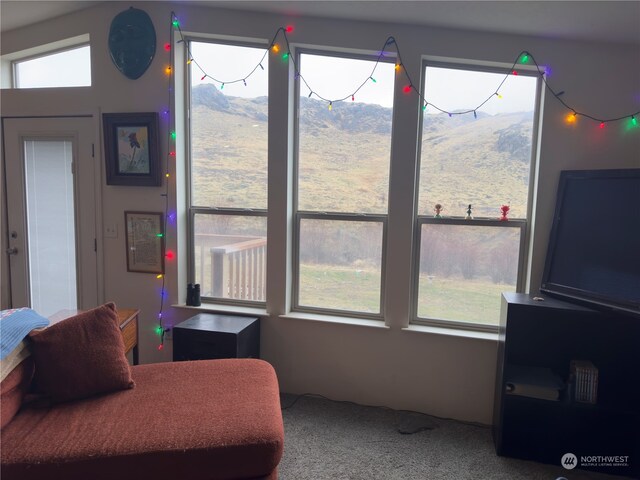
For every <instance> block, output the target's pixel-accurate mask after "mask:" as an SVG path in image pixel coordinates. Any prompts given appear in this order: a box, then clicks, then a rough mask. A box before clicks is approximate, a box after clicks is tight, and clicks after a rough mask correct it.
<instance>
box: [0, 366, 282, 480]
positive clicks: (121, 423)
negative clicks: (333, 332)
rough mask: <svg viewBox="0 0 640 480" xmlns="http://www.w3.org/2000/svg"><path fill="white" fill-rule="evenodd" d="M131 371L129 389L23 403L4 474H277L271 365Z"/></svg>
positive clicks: (10, 430)
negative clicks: (43, 404) (38, 404)
mask: <svg viewBox="0 0 640 480" xmlns="http://www.w3.org/2000/svg"><path fill="white" fill-rule="evenodd" d="M131 370H132V376H133V378H134V380H135V382H136V388H134V389H131V390H124V391H119V392H115V393H111V394H108V395H103V396H100V397H93V398H88V399H85V400H81V401H75V402H68V403H62V404H57V405H54V406H52V407H50V408H46V409H38V408H26V409H23V411H21V412H20V413H19V414H18V415H17V416H16V417H15V418H14V419H13V421H12V422H11V423H10V424H9V425H8V426H7V427H6V428H5V429H4V430H3V431H2V438H1V440H2V452H1V453H0V455H1V459H2V479H3V480H13V479H20V480H31V479H33V480H36V479H37V480H40V479H43V478H50V479H58V478H59V479H65V480H76V479H77V480H80V479H82V480H86V479H87V478H91V479H92V480H112V479H114V478H117V479H119V480H140V479H143V478H144V479H146V478H153V479H154V480H163V479H167V480H168V479H171V480H175V479H178V478H180V479H182V478H184V479H189V480H199V479H203V480H214V479H219V480H224V479H245V478H261V477H266V476H269V475H272V476H271V477H270V478H274V477H273V475H274V471H275V470H276V467H277V465H278V462H279V461H280V457H281V456H282V449H283V442H284V432H283V426H282V414H281V411H280V397H279V393H278V381H277V378H276V375H275V372H274V370H273V367H271V365H269V364H268V363H266V362H264V361H262V360H253V359H229V360H202V361H195V362H176V363H161V364H152V365H139V366H134V367H132V369H131Z"/></svg>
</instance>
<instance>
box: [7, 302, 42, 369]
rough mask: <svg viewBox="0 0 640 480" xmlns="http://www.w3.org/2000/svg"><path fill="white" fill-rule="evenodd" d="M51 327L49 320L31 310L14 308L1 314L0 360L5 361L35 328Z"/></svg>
mask: <svg viewBox="0 0 640 480" xmlns="http://www.w3.org/2000/svg"><path fill="white" fill-rule="evenodd" d="M47 325H49V319H47V318H44V317H43V316H42V315H39V314H38V313H36V312H35V310H31V309H30V308H14V309H12V310H2V311H1V312H0V360H3V359H4V358H5V357H6V356H7V355H9V354H10V353H11V352H13V350H14V349H15V348H16V347H17V346H18V345H19V344H20V342H21V341H22V340H23V339H24V337H26V336H27V335H29V332H30V331H31V330H33V329H34V328H42V327H46V326H47Z"/></svg>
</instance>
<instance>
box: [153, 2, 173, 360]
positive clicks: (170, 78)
mask: <svg viewBox="0 0 640 480" xmlns="http://www.w3.org/2000/svg"><path fill="white" fill-rule="evenodd" d="M174 18H175V14H174V13H173V12H171V27H170V28H169V38H171V37H172V36H173V27H174V25H173V21H174ZM164 49H165V51H167V52H168V53H169V65H168V66H167V68H166V69H165V73H166V74H167V76H168V83H169V88H168V89H167V90H168V93H167V96H168V99H167V109H166V110H165V111H164V114H165V117H166V120H167V131H168V132H169V134H168V135H167V162H166V164H167V167H166V170H165V174H164V176H165V191H164V193H162V194H161V196H162V197H164V210H163V212H162V217H163V221H162V223H163V225H162V232H158V233H157V234H156V236H158V237H160V238H161V239H162V245H163V252H162V254H163V255H164V259H165V262H163V269H162V273H160V274H158V275H157V277H156V278H158V279H161V280H162V282H161V287H160V308H159V309H158V326H157V327H156V334H157V335H158V336H159V337H160V343H159V344H158V350H162V349H163V348H164V337H165V334H166V333H167V332H168V331H169V329H168V328H165V325H164V319H163V318H162V315H163V311H164V300H165V297H166V296H167V292H166V289H165V285H166V277H165V272H166V270H165V269H166V268H167V267H166V260H167V259H168V260H172V259H173V252H171V251H170V250H166V241H165V240H166V232H167V223H168V220H169V219H170V215H169V178H170V176H171V175H170V173H169V169H170V165H171V160H172V159H175V158H176V153H175V140H176V132H175V130H172V129H171V127H172V123H171V122H172V117H171V94H172V92H173V88H172V85H173V75H174V69H173V68H172V67H171V66H172V65H174V64H175V58H174V53H173V48H171V44H170V43H166V44H165V46H164Z"/></svg>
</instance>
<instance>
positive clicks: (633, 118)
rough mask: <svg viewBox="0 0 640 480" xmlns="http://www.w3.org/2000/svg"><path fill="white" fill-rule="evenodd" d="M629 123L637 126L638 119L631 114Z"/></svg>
mask: <svg viewBox="0 0 640 480" xmlns="http://www.w3.org/2000/svg"><path fill="white" fill-rule="evenodd" d="M631 125H633V126H634V127H637V126H638V119H637V118H636V116H635V115H631Z"/></svg>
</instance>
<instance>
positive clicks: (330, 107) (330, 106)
mask: <svg viewBox="0 0 640 480" xmlns="http://www.w3.org/2000/svg"><path fill="white" fill-rule="evenodd" d="M331 110H333V102H329V111H331Z"/></svg>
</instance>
